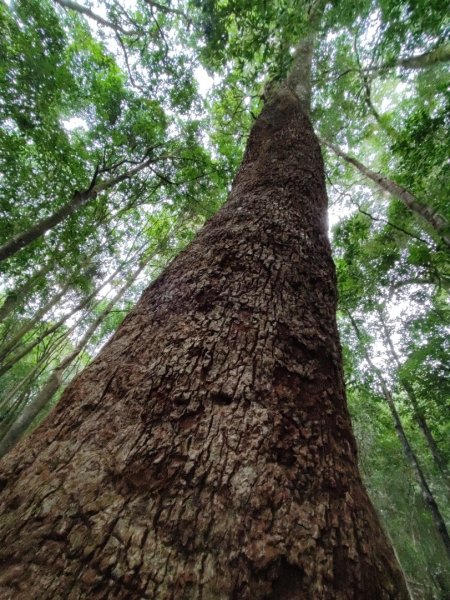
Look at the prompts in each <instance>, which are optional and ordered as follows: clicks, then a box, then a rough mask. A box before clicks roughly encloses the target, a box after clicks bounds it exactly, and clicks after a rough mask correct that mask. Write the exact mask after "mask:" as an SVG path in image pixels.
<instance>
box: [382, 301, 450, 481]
mask: <svg viewBox="0 0 450 600" xmlns="http://www.w3.org/2000/svg"><path fill="white" fill-rule="evenodd" d="M378 316H379V317H380V323H381V325H382V328H383V333H384V339H385V340H386V343H387V345H388V346H389V350H390V353H391V356H392V358H393V359H394V362H395V364H396V366H397V371H398V372H399V373H400V369H401V366H402V365H401V363H400V359H399V357H398V354H397V352H396V350H395V348H394V344H393V343H392V339H391V336H390V332H389V329H388V327H387V325H386V321H385V319H384V315H383V313H382V312H381V311H378ZM399 379H400V384H401V385H402V386H403V388H404V390H405V392H406V394H407V396H408V399H409V402H410V404H411V408H412V411H413V415H414V419H415V421H416V423H417V425H418V426H419V429H420V430H421V432H422V434H423V436H424V438H425V440H426V442H427V445H428V448H429V450H430V452H431V455H432V456H433V460H434V462H435V464H436V466H437V467H438V469H439V470H440V471H441V474H442V475H443V476H444V477H445V479H447V477H448V471H447V464H446V461H445V459H444V456H443V455H442V454H441V451H440V450H439V448H438V446H437V444H436V440H435V439H434V437H433V434H432V433H431V430H430V428H429V427H428V423H427V421H426V419H425V416H424V414H423V411H422V409H421V408H420V406H419V402H418V401H417V397H416V394H415V392H414V388H413V387H412V385H411V384H410V383H409V381H407V380H406V379H405V378H404V377H401V376H400V375H399Z"/></svg>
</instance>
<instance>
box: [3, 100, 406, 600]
mask: <svg viewBox="0 0 450 600" xmlns="http://www.w3.org/2000/svg"><path fill="white" fill-rule="evenodd" d="M326 229H327V227H326V191H325V181H324V175H323V164H322V158H321V155H320V148H319V144H318V142H317V139H316V137H315V135H314V133H313V130H312V127H311V125H310V122H309V119H308V118H307V117H306V116H305V114H304V112H303V111H302V110H301V108H300V104H299V101H298V99H297V97H296V96H295V95H294V94H293V93H292V92H290V91H288V90H287V89H284V90H281V91H280V92H279V93H278V94H277V95H276V96H275V97H274V99H273V100H272V101H271V103H270V104H269V105H267V106H266V107H265V108H264V110H263V112H262V114H261V115H260V117H259V118H258V119H257V121H256V122H255V124H254V126H253V129H252V132H251V135H250V140H249V144H248V147H247V150H246V154H245V157H244V161H243V164H242V166H241V169H240V171H239V173H238V175H237V177H236V179H235V181H234V184H233V187H232V190H231V193H230V197H229V199H228V202H227V203H226V205H225V206H224V207H223V208H222V209H221V210H220V211H219V213H218V214H217V215H216V216H215V217H213V218H212V219H211V220H210V221H209V222H208V223H207V224H206V226H205V227H204V228H203V229H202V231H201V232H200V234H199V235H198V237H197V238H196V240H195V241H194V242H193V243H192V244H191V245H190V247H189V248H188V249H187V250H186V251H184V252H183V253H181V254H180V255H179V256H178V257H177V258H176V259H175V260H174V261H173V262H172V264H171V265H170V266H169V267H168V268H167V269H166V271H165V272H164V273H163V274H162V275H161V276H160V277H159V278H158V279H157V280H156V281H155V282H154V283H153V284H152V285H151V286H150V287H149V288H148V289H147V290H146V292H145V293H144V294H143V296H142V298H141V300H140V301H139V303H138V304H137V306H136V308H135V309H134V310H133V311H132V312H131V313H130V314H129V315H128V317H127V318H126V319H125V321H124V322H123V324H122V325H121V327H120V328H119V329H118V331H117V333H116V334H115V336H114V337H113V338H112V340H111V341H110V342H109V343H108V344H107V346H106V347H105V348H104V349H103V351H102V352H101V353H100V355H99V356H98V357H97V359H96V360H95V361H94V362H93V363H92V364H91V365H90V366H89V367H88V368H87V369H86V370H85V371H84V372H83V373H82V374H81V375H80V376H78V377H77V378H76V380H75V381H74V382H73V383H72V384H71V385H70V386H69V388H68V389H67V391H66V392H65V394H64V395H63V398H62V399H61V401H60V402H59V404H58V406H57V408H56V410H55V411H54V412H53V413H52V415H51V416H50V418H49V419H47V421H46V422H45V423H44V425H43V426H41V427H40V428H39V429H38V430H37V431H35V432H34V433H33V434H32V435H31V436H30V437H29V438H27V440H26V443H23V444H20V445H19V446H18V447H17V448H16V449H15V450H13V451H12V452H11V453H10V454H8V455H7V456H6V457H5V458H4V460H3V463H2V465H3V466H2V471H3V472H2V481H3V484H4V486H5V488H6V489H4V491H3V494H2V502H3V504H2V510H3V511H6V512H7V517H6V518H3V519H2V520H0V540H1V542H2V543H1V547H0V558H3V559H4V560H5V561H7V562H6V564H5V566H4V568H3V574H2V581H1V584H0V585H1V586H3V587H0V590H1V591H2V593H3V594H4V595H3V597H5V598H6V597H8V595H12V594H14V598H15V599H16V600H20V599H25V598H26V600H31V599H33V598H39V599H40V600H45V599H50V598H51V599H52V600H53V599H57V598H61V599H62V598H67V599H71V598H78V599H81V598H83V599H87V598H89V599H95V598H111V599H112V598H115V599H125V598H132V599H136V600H137V599H142V598H149V599H152V600H159V599H160V600H163V599H164V600H165V599H169V598H173V599H188V598H199V599H200V598H203V599H204V600H206V599H208V600H209V599H213V598H223V599H227V598H229V599H231V598H240V599H242V600H250V599H252V600H253V599H258V598H260V599H262V598H267V599H269V598H272V599H273V600H275V599H276V600H287V599H288V598H289V599H293V600H295V599H299V600H300V599H304V598H308V599H309V598H319V597H320V598H322V599H324V600H331V599H333V600H341V599H361V598H364V599H367V600H380V599H382V598H385V599H393V598H396V599H402V600H403V599H406V598H408V597H409V596H408V592H407V589H406V585H405V582H404V579H403V575H402V573H401V571H400V569H399V567H398V565H397V562H396V559H395V557H394V554H393V552H392V549H391V547H390V545H389V543H388V541H387V539H386V537H385V535H384V533H383V531H382V529H381V527H380V524H379V521H378V518H377V516H376V514H375V512H374V510H373V508H372V505H371V504H370V501H369V499H368V497H367V494H366V491H365V490H364V487H363V485H362V483H361V480H360V477H359V474H358V470H357V463H356V447H355V441H354V438H353V434H352V431H351V424H350V420H349V415H348V412H347V408H346V403H345V397H344V387H343V376H342V364H341V352H340V347H339V343H338V334H337V328H336V322H335V308H336V285H335V274H334V267H333V262H332V260H331V254H330V246H329V242H328V239H327V231H326ZM4 515H5V512H4Z"/></svg>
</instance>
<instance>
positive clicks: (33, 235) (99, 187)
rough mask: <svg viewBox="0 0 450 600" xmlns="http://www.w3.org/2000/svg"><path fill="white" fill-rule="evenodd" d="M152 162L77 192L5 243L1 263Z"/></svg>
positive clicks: (2, 248)
mask: <svg viewBox="0 0 450 600" xmlns="http://www.w3.org/2000/svg"><path fill="white" fill-rule="evenodd" d="M152 162H154V159H152V158H148V159H147V160H145V161H144V162H142V163H140V164H139V165H137V166H136V167H133V168H132V169H129V170H128V171H126V172H125V173H122V174H121V175H118V176H117V177H113V178H111V179H109V180H107V181H104V182H102V183H97V184H95V185H92V186H91V187H90V188H89V189H88V190H85V191H84V192H75V193H74V195H73V196H72V199H71V200H70V201H69V202H67V203H66V204H64V205H63V206H61V208H59V209H58V210H56V211H55V212H54V213H53V214H52V215H50V216H49V217H46V218H45V219H42V220H41V221H39V222H38V223H36V225H33V227H30V228H29V229H27V230H26V231H22V232H20V233H17V234H16V235H14V236H13V237H12V238H11V239H10V240H8V241H7V242H5V243H4V244H3V246H0V261H1V260H5V259H7V258H9V257H10V256H12V255H13V254H16V253H17V252H19V250H22V248H24V247H25V246H27V245H28V244H31V242H34V241H35V240H37V239H38V238H40V237H41V236H42V235H44V233H46V232H47V231H49V230H50V229H52V228H53V227H55V225H58V224H59V223H62V221H64V220H65V219H67V218H68V217H70V215H72V214H73V213H74V212H76V211H77V210H78V209H79V208H80V207H82V206H84V205H85V204H87V203H88V202H89V201H90V200H93V199H95V198H96V197H97V195H98V194H99V193H100V192H103V191H106V190H108V189H111V188H113V187H115V186H116V185H117V184H118V183H120V182H121V181H124V180H125V179H130V178H132V177H133V176H134V175H136V174H137V173H139V172H140V171H142V170H143V169H145V168H146V167H148V166H149V165H150V164H151V163H152Z"/></svg>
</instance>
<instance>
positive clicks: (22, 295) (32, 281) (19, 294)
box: [0, 260, 54, 321]
mask: <svg viewBox="0 0 450 600" xmlns="http://www.w3.org/2000/svg"><path fill="white" fill-rule="evenodd" d="M53 268H54V264H53V262H52V261H51V260H49V261H47V262H46V263H45V264H44V265H43V266H42V267H41V268H40V269H38V270H37V271H36V273H34V274H33V275H31V277H30V278H29V279H27V280H26V281H24V282H23V283H22V284H21V285H18V286H17V287H15V288H14V289H12V290H9V291H8V292H7V293H6V298H5V300H4V302H3V304H2V305H1V307H0V321H4V320H5V319H6V318H7V317H9V315H10V314H11V313H12V312H13V311H14V310H15V309H16V307H17V306H18V305H21V304H23V303H24V301H25V299H26V298H27V297H28V295H29V294H30V293H31V291H32V290H33V288H34V287H36V283H37V282H38V281H39V279H41V278H42V277H45V275H47V273H49V272H50V271H51V270H52V269H53Z"/></svg>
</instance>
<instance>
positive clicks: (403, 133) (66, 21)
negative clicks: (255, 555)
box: [0, 0, 450, 600]
mask: <svg viewBox="0 0 450 600" xmlns="http://www.w3.org/2000/svg"><path fill="white" fill-rule="evenodd" d="M318 5H320V6H321V10H323V15H322V19H321V22H320V27H319V28H318V31H317V32H315V49H314V55H313V62H312V77H311V81H312V106H311V119H312V122H313V125H314V128H315V131H316V133H317V134H318V136H319V139H320V142H321V146H322V153H323V155H324V159H325V166H326V177H327V186H328V195H329V199H330V209H329V215H330V218H329V220H330V227H329V235H330V240H331V243H332V248H333V257H334V262H335V266H336V272H337V278H338V288H339V309H338V321H339V326H340V334H341V343H342V346H343V351H344V359H345V375H346V386H347V395H348V400H349V404H350V410H351V414H352V418H353V426H354V429H355V434H356V437H357V441H358V447H359V462H360V468H361V471H362V474H363V477H364V481H365V484H366V486H367V488H368V490H369V493H370V496H371V498H372V501H373V502H374V504H375V506H376V508H377V510H378V512H379V514H380V515H381V518H382V520H383V522H384V526H385V528H386V530H387V531H388V533H389V535H390V537H391V538H392V541H393V544H394V547H395V549H396V551H397V554H398V556H399V560H400V563H401V565H402V567H403V569H404V571H405V573H406V576H407V579H408V583H409V585H410V588H411V591H412V593H413V594H414V597H415V598H417V599H419V598H423V599H430V600H431V599H441V600H444V598H448V594H449V593H450V591H449V590H450V579H449V569H448V567H449V556H448V550H449V548H448V547H447V554H446V548H445V540H444V539H443V537H442V523H444V522H445V520H447V522H448V518H449V517H450V512H449V506H448V493H449V490H450V487H449V486H450V479H449V470H448V469H449V467H448V461H449V458H450V435H449V434H450V425H449V424H450V420H449V417H450V414H449V407H450V405H449V400H448V399H449V396H450V367H449V365H450V343H449V339H450V338H449V321H450V319H449V317H450V311H449V306H448V289H449V285H450V260H449V259H450V225H449V219H450V201H449V196H448V190H449V184H450V162H449V149H450V136H449V125H450V117H449V115H450V92H449V64H450V38H449V26H450V20H449V14H450V10H449V9H450V6H449V5H448V2H445V1H444V2H442V0H440V1H438V0H430V1H425V0H361V1H358V2H356V3H355V2H351V1H350V0H342V1H337V0H332V1H330V2H324V1H322V2H321V1H320V0H316V2H314V1H311V2H300V1H295V0H272V1H268V2H267V1H265V0H258V1H249V0H175V1H169V0H161V2H153V1H152V0H127V1H126V2H122V1H119V0H96V1H95V2H93V1H92V2H88V1H87V0H79V2H78V1H76V2H75V1H72V0H10V1H5V0H0V32H1V38H0V90H1V95H0V216H1V219H0V392H1V397H0V451H1V453H2V454H4V453H6V452H7V451H8V450H9V449H10V448H11V447H12V446H13V445H15V443H17V441H18V440H19V439H21V438H22V437H23V436H24V435H25V434H26V433H27V432H29V431H31V430H32V429H34V428H35V427H36V426H37V425H38V424H39V423H40V422H41V421H42V420H43V419H44V418H45V417H46V416H47V415H48V413H49V412H50V411H51V410H52V408H53V407H54V406H55V405H56V404H57V402H58V399H59V398H60V396H61V393H62V391H63V390H64V389H65V387H66V386H67V384H68V383H69V382H70V381H71V380H72V379H73V377H74V376H75V375H76V374H77V373H78V372H80V370H82V369H83V367H85V366H86V365H87V364H89V363H90V361H91V360H92V358H93V357H94V356H95V355H96V354H97V352H98V351H99V349H100V348H101V347H102V346H103V345H104V344H105V342H106V341H107V340H108V339H109V338H110V336H111V334H112V333H113V332H114V331H115V330H116V329H117V327H118V326H119V324H120V323H121V322H122V320H123V319H124V317H125V316H126V315H127V313H128V311H129V310H130V309H131V307H132V306H133V305H134V303H135V302H136V300H137V299H138V298H139V296H140V295H141V293H142V291H143V289H144V288H145V287H146V286H147V285H148V284H149V283H150V282H151V281H153V280H154V279H155V278H156V277H157V276H158V275H159V274H160V273H161V271H162V270H163V269H164V267H165V266H166V265H167V264H168V263H169V262H170V261H171V260H172V259H173V258H174V257H175V256H176V255H177V254H178V253H180V252H181V251H182V250H183V249H184V248H185V247H186V246H187V245H188V244H189V242H190V241H191V240H192V239H194V237H195V235H196V233H197V232H198V231H199V229H200V228H201V226H202V225H203V224H204V223H205V221H206V220H208V219H209V218H210V217H211V216H213V215H214V214H215V213H216V212H217V210H218V209H219V207H220V206H221V205H222V204H223V202H224V201H225V199H226V197H227V193H228V191H229V189H230V185H231V182H232V180H233V177H234V175H235V174H236V171H237V168H238V165H239V164H240V162H241V159H242V156H243V152H244V150H245V144H246V141H247V138H248V134H249V131H250V128H251V126H252V124H253V122H254V121H255V119H256V118H257V116H258V114H259V113H260V111H261V109H262V107H263V106H264V103H265V102H266V100H267V98H268V96H270V93H271V89H273V88H274V87H276V85H277V84H278V83H279V82H281V81H283V80H284V79H285V77H286V75H287V73H288V72H289V69H290V67H291V65H292V62H293V60H294V57H295V54H296V50H297V44H298V40H299V39H301V38H302V37H304V36H306V35H308V34H309V33H310V31H309V29H310V27H311V20H312V17H311V15H313V14H314V11H315V10H317V6H318ZM439 517H440V518H441V524H439V522H438V521H439ZM444 528H445V525H444ZM447 539H448V534H447Z"/></svg>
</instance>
